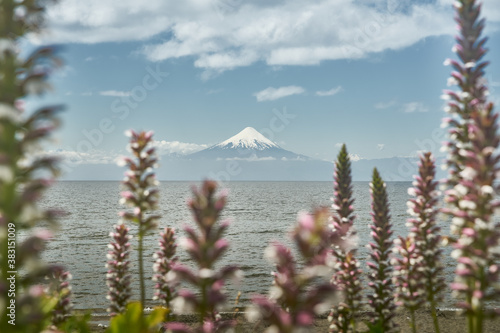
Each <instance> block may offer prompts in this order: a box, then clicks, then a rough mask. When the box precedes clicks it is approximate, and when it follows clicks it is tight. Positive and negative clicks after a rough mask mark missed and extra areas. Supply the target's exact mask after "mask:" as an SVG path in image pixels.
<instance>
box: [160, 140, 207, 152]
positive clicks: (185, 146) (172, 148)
mask: <svg viewBox="0 0 500 333" xmlns="http://www.w3.org/2000/svg"><path fill="white" fill-rule="evenodd" d="M153 147H156V149H157V152H158V155H167V154H180V155H187V154H191V153H196V152H197V151H200V150H203V149H205V148H208V147H209V146H208V145H205V144H196V143H186V142H179V141H165V140H159V141H154V142H153Z"/></svg>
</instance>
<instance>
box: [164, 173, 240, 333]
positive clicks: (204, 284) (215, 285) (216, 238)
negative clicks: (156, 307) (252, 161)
mask: <svg viewBox="0 0 500 333" xmlns="http://www.w3.org/2000/svg"><path fill="white" fill-rule="evenodd" d="M216 191H217V184H216V183H215V182H213V181H205V182H203V185H202V186H201V188H200V189H197V188H193V199H191V200H190V201H189V207H190V208H191V211H192V213H193V216H194V220H195V222H196V225H197V227H198V232H196V231H195V230H194V229H192V228H191V227H188V226H187V227H185V228H184V231H185V232H186V233H187V237H186V238H184V239H183V240H182V241H181V244H182V246H183V247H184V248H185V249H186V251H187V252H188V254H189V256H190V257H191V259H192V260H193V261H194V262H195V263H196V265H197V266H198V268H197V269H196V270H191V269H189V268H188V267H186V266H184V265H181V264H179V263H175V264H174V265H172V266H171V270H170V272H169V273H168V275H167V282H168V283H178V282H179V281H185V282H188V283H190V284H191V285H193V286H194V287H196V288H197V289H198V291H199V296H196V295H195V294H194V293H193V292H191V291H189V290H185V289H184V290H180V291H179V292H178V296H177V298H175V299H174V302H173V307H174V311H178V312H191V311H193V312H195V313H196V314H197V315H198V318H199V320H198V322H199V327H198V328H196V329H195V330H194V331H196V332H204V333H209V332H220V331H224V330H226V329H229V328H231V327H232V326H234V324H235V323H234V321H223V320H222V319H221V317H220V315H219V313H218V311H219V310H220V309H221V307H222V306H223V305H224V303H225V300H226V296H225V295H224V293H223V287H224V284H225V281H226V280H227V279H228V278H232V277H236V278H240V277H241V271H240V270H239V269H238V268H237V267H236V266H225V267H222V268H221V269H219V270H216V269H215V263H216V262H217V261H218V260H219V259H221V257H222V255H223V254H224V253H225V252H226V251H227V249H228V248H229V243H228V242H227V241H226V240H225V239H223V238H222V235H223V234H224V232H225V231H226V229H227V228H228V227H229V222H227V221H226V222H223V223H222V224H218V223H217V222H218V220H219V217H220V214H221V211H222V209H223V208H224V206H225V205H226V193H222V194H219V195H216ZM165 328H166V329H167V330H168V331H170V332H191V331H193V330H191V329H190V328H189V327H187V326H186V325H184V324H181V323H177V322H171V323H167V324H166V325H165Z"/></svg>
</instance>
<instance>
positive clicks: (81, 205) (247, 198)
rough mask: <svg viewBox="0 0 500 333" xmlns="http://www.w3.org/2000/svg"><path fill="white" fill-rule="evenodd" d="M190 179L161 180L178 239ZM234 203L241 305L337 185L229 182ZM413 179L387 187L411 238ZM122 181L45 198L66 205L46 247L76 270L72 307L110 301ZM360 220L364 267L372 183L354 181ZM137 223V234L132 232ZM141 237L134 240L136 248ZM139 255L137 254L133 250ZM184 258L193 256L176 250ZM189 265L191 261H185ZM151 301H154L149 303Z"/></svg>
mask: <svg viewBox="0 0 500 333" xmlns="http://www.w3.org/2000/svg"><path fill="white" fill-rule="evenodd" d="M192 185H193V183H190V182H162V183H161V185H160V191H161V197H160V207H161V208H160V211H159V213H160V214H161V215H162V219H161V221H160V228H162V229H163V228H164V227H167V226H169V227H175V228H176V229H177V231H178V237H181V236H182V234H183V232H182V226H184V225H186V224H193V222H192V219H191V215H190V212H189V210H188V208H187V205H186V200H187V199H188V198H189V197H190V195H191V190H190V187H191V186H192ZM225 186H226V187H227V188H228V189H229V200H228V204H227V206H226V209H225V211H224V214H223V217H224V218H229V219H230V220H231V221H232V224H231V226H230V228H229V230H228V232H227V234H226V236H225V237H226V238H227V239H228V240H229V241H230V243H231V247H230V250H229V251H228V252H227V254H226V255H225V258H224V260H223V262H222V264H227V263H235V264H238V265H239V266H240V268H241V269H242V270H243V271H244V274H245V278H244V280H243V281H242V282H241V284H240V285H239V286H233V285H228V288H227V291H228V297H229V302H231V303H232V302H233V300H234V299H235V297H236V294H237V291H238V290H240V291H241V292H242V297H241V300H240V302H241V303H243V304H246V303H248V299H249V298H250V297H251V295H252V294H254V293H261V294H266V293H267V291H268V289H269V286H270V284H271V282H272V277H271V275H270V272H271V271H272V270H273V267H272V265H270V264H269V263H267V262H266V261H265V259H263V252H264V249H265V248H266V247H267V246H268V244H269V242H270V241H272V240H278V241H281V242H283V243H285V244H290V241H289V237H288V233H289V231H290V229H291V228H292V227H293V226H294V224H295V222H296V218H297V213H298V212H299V211H304V210H311V209H312V207H314V206H317V205H327V206H330V205H331V201H330V198H331V196H332V186H333V185H332V182H231V183H226V184H225ZM409 186H411V183H409V182H394V183H388V184H387V191H388V195H389V201H390V208H391V215H392V223H393V226H394V227H393V228H394V232H395V235H406V233H407V228H406V226H405V223H406V219H407V218H408V215H407V213H406V209H407V208H406V201H407V200H408V198H409V196H408V194H407V188H408V187H409ZM119 192H120V183H119V182H59V183H57V184H55V186H53V187H52V188H51V189H50V190H49V192H48V193H47V195H46V197H45V199H44V200H43V202H42V205H43V206H44V207H57V208H61V209H64V210H65V211H66V212H67V213H68V215H67V216H66V217H65V218H63V219H62V220H61V221H60V228H59V230H58V232H57V233H56V235H55V238H54V240H53V241H51V242H50V243H49V244H48V249H47V250H46V251H45V252H44V255H43V257H44V259H45V260H46V261H48V262H58V263H61V264H63V265H64V266H66V267H67V269H69V270H70V271H71V273H72V275H73V280H72V286H73V294H74V299H73V301H74V304H75V308H78V309H96V311H97V312H101V311H104V309H105V308H106V307H107V305H108V301H107V299H106V298H105V296H106V293H107V287H106V280H105V275H106V268H105V263H106V253H107V251H108V249H107V244H108V243H109V241H110V237H109V232H110V231H112V227H113V225H114V224H115V223H116V222H117V221H118V215H117V213H118V212H119V211H120V210H121V209H122V207H121V206H120V205H119V204H118V200H119V198H120V196H119ZM354 197H355V199H356V201H355V204H354V206H355V209H356V214H357V219H356V222H355V226H356V229H357V231H358V235H359V250H358V258H359V259H360V260H361V261H362V268H363V269H364V270H365V271H366V270H367V269H366V265H365V264H364V262H365V260H367V258H368V252H367V251H368V250H367V249H366V247H365V245H366V244H367V243H368V242H369V241H370V239H369V227H368V226H369V224H370V222H371V218H370V215H369V214H370V194H369V183H368V182H355V183H354ZM439 223H440V224H442V229H443V233H444V234H448V233H449V223H448V222H447V221H444V220H443V221H440V222H439ZM135 230H136V229H135V228H133V227H132V233H133V234H135ZM135 241H136V239H133V240H132V246H135ZM157 243H158V235H157V234H152V235H149V236H147V237H146V240H145V248H146V249H147V250H146V253H145V258H146V263H145V268H146V273H147V274H148V275H149V276H151V275H152V274H153V271H152V265H153V262H154V260H153V259H152V254H153V252H155V251H156V250H157ZM133 254H135V252H133ZM178 256H179V258H180V260H181V261H182V262H187V261H188V258H187V255H186V254H185V253H184V251H183V250H182V249H181V248H179V249H178ZM132 261H133V265H132V269H133V271H132V274H133V279H134V284H133V290H134V297H135V298H136V299H137V298H138V297H139V288H138V283H137V270H138V268H137V259H136V258H135V257H133V258H132ZM188 264H189V262H188ZM444 266H445V270H446V274H445V275H446V278H447V279H448V281H451V280H450V279H452V277H453V270H454V268H455V262H454V260H453V259H451V258H450V257H449V250H448V249H446V251H445V258H444ZM152 294H153V284H152V282H151V281H148V284H147V297H148V299H151V297H152ZM151 304H153V303H151ZM441 306H442V307H444V308H454V307H455V301H454V300H453V299H451V297H450V296H449V293H448V295H447V296H446V299H445V301H444V302H443V303H442V304H441Z"/></svg>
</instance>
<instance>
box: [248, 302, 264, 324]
mask: <svg viewBox="0 0 500 333" xmlns="http://www.w3.org/2000/svg"><path fill="white" fill-rule="evenodd" d="M245 317H246V318H247V320H248V321H249V322H251V323H255V322H256V321H258V320H260V318H261V314H260V311H259V308H258V307H257V306H255V305H250V306H249V307H248V308H247V310H246V312H245Z"/></svg>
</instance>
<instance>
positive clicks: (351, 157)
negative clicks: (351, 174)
mask: <svg viewBox="0 0 500 333" xmlns="http://www.w3.org/2000/svg"><path fill="white" fill-rule="evenodd" d="M349 159H350V160H351V161H353V162H357V161H359V160H362V159H363V157H361V156H359V155H358V154H349Z"/></svg>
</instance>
